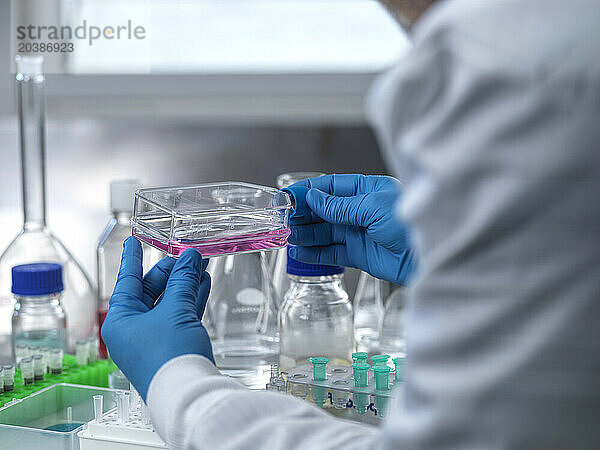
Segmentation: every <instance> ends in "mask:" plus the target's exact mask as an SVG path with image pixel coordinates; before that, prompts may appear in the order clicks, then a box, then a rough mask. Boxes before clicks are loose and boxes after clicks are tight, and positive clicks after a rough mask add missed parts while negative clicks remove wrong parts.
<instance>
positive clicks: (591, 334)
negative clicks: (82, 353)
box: [102, 0, 600, 450]
mask: <svg viewBox="0 0 600 450" xmlns="http://www.w3.org/2000/svg"><path fill="white" fill-rule="evenodd" d="M386 3H387V5H388V6H389V8H390V9H391V10H392V11H393V13H394V15H395V16H396V17H398V18H399V19H400V21H401V23H404V24H405V25H408V24H409V23H410V24H412V23H413V22H415V21H416V20H417V19H418V22H416V23H414V24H413V25H412V26H411V33H412V39H413V46H412V49H411V51H410V52H409V54H408V55H407V56H406V57H405V58H403V60H402V61H401V62H400V63H399V64H398V65H397V66H396V67H395V68H393V69H392V70H391V71H390V72H389V73H387V74H386V75H384V76H383V77H382V78H381V79H380V80H378V82H377V83H376V86H375V88H374V91H373V93H372V95H371V96H370V99H369V115H370V117H371V120H372V122H373V124H374V127H375V129H376V131H377V134H378V137H379V139H380V142H381V144H382V147H383V148H384V150H385V154H386V157H387V161H388V164H389V167H390V168H392V169H393V171H394V173H395V174H396V175H397V176H398V178H399V179H401V180H402V182H403V186H402V192H401V195H399V193H398V190H397V183H396V182H395V180H394V179H392V178H386V177H364V176H360V175H341V176H337V175H332V176H326V177H322V178H316V179H311V180H308V181H305V182H304V185H305V186H308V187H310V188H311V189H310V190H309V191H308V194H307V195H306V200H307V203H308V205H309V207H310V208H311V210H312V213H313V220H312V221H311V223H308V224H295V225H294V226H293V230H292V235H291V237H290V242H292V243H294V244H297V245H299V248H298V251H297V255H296V257H297V258H298V259H301V260H303V261H307V262H318V263H325V264H343V265H348V266H353V267H358V268H360V269H362V270H365V271H368V272H370V273H371V274H373V275H375V276H377V277H380V278H385V279H388V280H392V281H395V282H401V283H402V282H404V281H406V279H407V277H408V276H409V275H410V274H411V272H413V268H414V267H415V265H416V266H417V267H416V270H414V273H413V275H412V278H411V290H410V301H409V305H408V309H407V319H406V336H407V345H408V360H407V368H406V383H405V387H404V389H403V391H402V393H401V395H398V396H396V397H395V398H394V400H393V401H392V404H391V406H390V414H389V417H388V418H387V419H386V420H385V421H384V423H383V425H382V426H381V428H375V427H369V426H366V425H360V424H356V423H349V422H345V421H341V420H337V419H335V418H333V417H331V416H329V415H327V414H326V413H324V412H322V411H320V410H319V409H317V408H316V407H313V406H311V405H310V404H308V403H307V402H303V401H300V400H298V399H295V398H293V397H291V396H286V395H280V394H276V393H271V392H252V391H250V390H248V389H246V388H244V387H243V386H241V385H240V384H238V383H237V382H236V381H234V380H232V379H230V378H227V377H223V376H221V375H219V372H218V371H217V369H216V368H215V366H214V364H213V360H212V353H211V344H210V341H209V338H208V335H207V333H206V330H205V329H204V327H203V326H202V323H201V322H200V318H201V317H202V313H203V310H204V307H205V303H206V299H207V296H208V293H209V288H210V279H209V276H208V274H207V273H206V272H205V267H206V261H203V260H202V258H201V256H200V254H199V253H197V252H196V251H193V250H188V251H186V252H184V253H183V255H182V256H181V258H179V259H178V260H177V262H175V261H173V260H171V259H164V260H162V261H161V262H159V263H158V264H157V265H156V266H155V267H154V268H153V269H152V270H151V271H150V272H149V273H148V274H147V275H146V276H145V277H143V278H142V252H141V248H140V245H139V243H138V242H137V241H136V240H135V239H133V238H130V239H128V240H127V241H126V243H125V246H124V252H123V260H122V265H121V270H120V273H119V277H118V282H117V285H116V288H115V292H114V294H113V297H112V299H111V305H110V311H109V313H108V317H107V319H106V322H105V324H104V327H103V330H102V333H103V336H104V339H105V341H106V343H107V345H108V348H109V349H110V352H111V355H112V356H113V358H114V360H115V361H116V363H117V364H118V365H119V367H121V369H122V370H123V372H124V373H125V375H126V376H127V377H128V378H129V379H130V380H131V382H132V383H133V384H134V386H135V387H136V388H137V389H138V391H139V392H140V394H141V395H142V396H143V397H144V399H145V400H146V401H147V402H148V405H149V407H150V411H151V414H152V419H153V422H154V424H155V426H156V429H157V430H158V433H159V434H160V435H161V436H162V437H163V438H164V439H165V440H166V442H168V443H169V444H170V445H171V446H172V447H176V448H181V447H183V448H207V449H216V448H228V449H236V448H249V449H313V450H316V449H321V448H332V449H333V448H344V449H348V448H360V449H365V448H398V449H403V448H407V449H505V448H528V449H529V448H530V449H554V448H599V447H600V426H599V423H600V62H599V60H600V59H599V57H598V56H599V55H600V7H599V6H598V2H597V0H446V1H439V2H431V1H426V0H421V1H420V0H387V2H386ZM422 13H424V14H422ZM398 200H399V201H398ZM396 205H397V208H396ZM407 230H410V236H409V234H408V233H407ZM409 237H410V247H409V240H408V239H409ZM411 248H413V249H414V250H415V254H416V255H418V263H416V264H415V262H414V258H413V253H412V251H411V250H410V249H411ZM163 292H164V293H163ZM161 294H162V295H163V297H162V300H161V302H160V303H158V305H157V306H153V304H154V302H155V300H156V299H157V298H158V297H159V296H160V295H161Z"/></svg>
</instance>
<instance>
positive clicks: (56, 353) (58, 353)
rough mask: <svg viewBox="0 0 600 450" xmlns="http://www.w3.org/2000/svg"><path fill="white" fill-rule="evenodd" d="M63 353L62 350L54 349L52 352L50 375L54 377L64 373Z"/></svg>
mask: <svg viewBox="0 0 600 450" xmlns="http://www.w3.org/2000/svg"><path fill="white" fill-rule="evenodd" d="M62 360H63V351H62V349H60V348H53V349H52V350H50V361H49V365H50V373H51V374H52V375H59V374H61V373H62V363H63V361H62Z"/></svg>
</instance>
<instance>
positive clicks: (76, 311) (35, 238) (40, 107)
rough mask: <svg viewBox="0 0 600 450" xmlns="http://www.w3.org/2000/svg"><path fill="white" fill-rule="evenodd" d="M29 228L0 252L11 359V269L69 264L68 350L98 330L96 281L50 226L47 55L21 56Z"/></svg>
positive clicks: (1, 336)
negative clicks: (48, 200)
mask: <svg viewBox="0 0 600 450" xmlns="http://www.w3.org/2000/svg"><path fill="white" fill-rule="evenodd" d="M15 59H16V62H17V71H18V73H17V77H16V80H17V96H18V107H19V125H20V131H21V132H20V146H21V166H22V167H21V168H22V180H21V181H22V194H23V228H22V229H21V231H20V232H19V234H18V235H17V236H16V237H15V239H14V240H13V241H12V242H11V243H10V244H9V245H8V247H7V248H6V250H4V252H3V253H2V255H0V361H1V362H11V361H13V355H12V350H11V345H10V339H11V333H12V325H11V317H12V312H13V309H14V301H13V298H12V295H11V292H10V290H11V268H12V267H13V266H17V265H20V264H27V263H35V262H54V263H58V264H60V265H62V267H63V281H64V288H65V290H64V294H63V297H62V305H63V308H64V310H65V313H66V315H67V348H68V350H69V351H70V352H73V351H74V350H75V342H76V341H77V340H79V339H84V338H87V337H89V336H92V335H93V334H94V333H95V332H96V329H97V326H96V324H97V321H96V311H95V310H96V296H95V293H94V289H93V288H92V284H91V282H90V279H89V278H88V276H87V275H86V273H85V272H84V270H83V268H82V267H81V265H80V264H79V263H78V262H77V261H76V260H75V258H74V257H73V256H72V255H71V253H70V252H69V251H68V250H67V249H66V247H65V246H64V245H63V244H62V242H61V241H60V240H59V239H58V238H57V237H56V236H55V235H54V234H53V233H52V232H51V231H50V229H49V228H48V226H47V225H46V195H45V194H46V191H45V130H44V128H45V117H44V74H43V70H42V66H43V58H42V57H41V56H22V57H19V56H17V57H16V58H15Z"/></svg>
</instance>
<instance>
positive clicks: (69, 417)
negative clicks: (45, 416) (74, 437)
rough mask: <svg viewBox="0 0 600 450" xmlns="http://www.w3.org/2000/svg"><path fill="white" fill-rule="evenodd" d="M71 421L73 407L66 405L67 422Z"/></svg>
mask: <svg viewBox="0 0 600 450" xmlns="http://www.w3.org/2000/svg"><path fill="white" fill-rule="evenodd" d="M72 422H73V408H72V407H71V406H68V407H67V423H72Z"/></svg>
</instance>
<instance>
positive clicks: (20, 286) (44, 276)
mask: <svg viewBox="0 0 600 450" xmlns="http://www.w3.org/2000/svg"><path fill="white" fill-rule="evenodd" d="M63 289H64V288H63V281H62V266H61V265H60V264H54V263H35V264H23V265H20V266H15V267H13V268H12V293H13V294H15V295H28V296H29V295H31V296H37V295H49V294H56V293H58V292H62V290H63Z"/></svg>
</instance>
